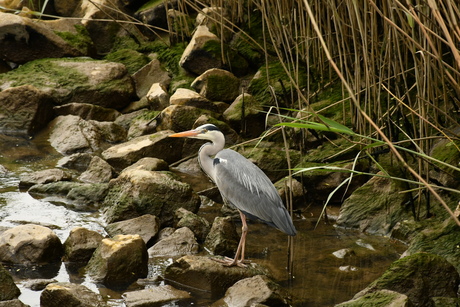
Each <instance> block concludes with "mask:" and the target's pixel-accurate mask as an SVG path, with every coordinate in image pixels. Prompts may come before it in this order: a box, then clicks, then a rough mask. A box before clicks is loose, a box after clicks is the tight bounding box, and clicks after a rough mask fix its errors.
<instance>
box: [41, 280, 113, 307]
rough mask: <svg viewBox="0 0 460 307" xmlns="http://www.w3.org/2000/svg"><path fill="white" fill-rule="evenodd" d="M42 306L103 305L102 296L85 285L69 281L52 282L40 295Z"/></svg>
mask: <svg viewBox="0 0 460 307" xmlns="http://www.w3.org/2000/svg"><path fill="white" fill-rule="evenodd" d="M40 306H42V307H62V306H79V307H93V306H94V307H105V306H107V305H106V304H105V302H104V301H103V299H102V297H101V296H100V295H98V294H96V293H94V292H93V291H91V290H90V289H88V288H87V287H85V286H83V285H79V284H73V283H69V282H58V283H52V284H49V285H48V286H46V288H45V290H43V292H42V293H41V295H40Z"/></svg>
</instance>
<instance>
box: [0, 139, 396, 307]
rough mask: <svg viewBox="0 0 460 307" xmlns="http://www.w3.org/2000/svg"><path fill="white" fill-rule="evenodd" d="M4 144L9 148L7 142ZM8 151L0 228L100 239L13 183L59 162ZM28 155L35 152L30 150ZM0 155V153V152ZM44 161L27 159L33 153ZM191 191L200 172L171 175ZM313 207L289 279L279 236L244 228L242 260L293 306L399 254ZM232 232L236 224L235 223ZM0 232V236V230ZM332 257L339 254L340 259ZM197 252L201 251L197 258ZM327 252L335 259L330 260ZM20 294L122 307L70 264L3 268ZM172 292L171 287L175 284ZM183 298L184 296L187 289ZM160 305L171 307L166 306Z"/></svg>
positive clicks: (324, 296) (82, 216) (85, 220)
mask: <svg viewBox="0 0 460 307" xmlns="http://www.w3.org/2000/svg"><path fill="white" fill-rule="evenodd" d="M8 141H9V143H8V144H9V145H8V146H12V145H13V144H15V143H14V142H13V141H12V139H8ZM18 144H19V145H17V146H16V145H14V146H15V147H16V150H20V148H22V147H23V146H25V145H27V146H31V148H32V149H33V150H31V149H30V148H29V149H27V150H25V149H24V151H23V154H21V153H20V152H16V153H14V152H13V151H9V150H6V152H7V153H9V154H8V155H5V154H4V155H2V156H0V164H2V165H4V166H5V167H7V168H8V169H9V170H10V172H9V173H6V174H5V173H4V174H1V173H0V177H1V178H0V228H7V227H12V226H16V225H20V224H24V223H36V224H41V225H44V226H48V227H50V228H52V229H53V230H54V231H55V232H56V233H57V235H58V236H59V238H60V239H61V241H62V242H64V241H65V239H66V238H67V236H68V233H69V232H70V230H71V229H72V228H74V227H77V226H81V227H85V228H88V229H92V230H96V231H100V232H101V233H103V232H104V230H103V225H104V222H103V221H102V218H101V216H100V215H99V213H98V212H77V211H74V210H72V209H71V208H70V209H69V208H68V207H66V206H63V205H57V204H54V203H51V202H48V201H46V200H37V199H34V198H32V197H31V196H30V195H29V194H28V193H26V192H21V191H19V189H18V183H19V179H18V176H19V174H21V172H29V171H34V170H39V169H43V168H51V167H55V165H56V161H57V159H58V158H59V155H56V154H55V153H54V152H53V151H52V150H50V149H46V150H45V151H44V146H43V145H41V144H40V143H39V144H38V145H37V144H34V141H30V140H19V141H18ZM34 148H35V149H34ZM0 152H1V151H0ZM43 152H47V153H48V156H46V157H43V156H42V157H41V158H39V157H35V155H37V154H38V153H40V154H41V155H43ZM178 175H179V176H180V177H182V178H183V179H184V180H185V181H187V182H189V183H191V184H192V186H193V187H194V188H195V189H196V190H203V189H206V188H208V187H211V186H212V185H211V184H210V183H209V180H208V179H207V177H205V176H204V175H202V174H201V173H192V174H184V173H182V174H181V173H178ZM220 209H221V208H220V205H217V204H214V205H212V204H211V205H209V204H208V205H205V206H203V207H202V208H201V209H200V215H201V216H203V217H205V218H206V219H208V220H209V221H210V222H212V221H213V219H214V217H215V216H216V215H218V214H220V211H221V210H220ZM320 210H321V208H320V207H319V206H318V207H314V208H304V209H303V210H302V214H301V215H298V216H296V218H295V221H294V223H295V226H296V228H297V230H298V234H297V236H296V237H295V238H294V271H293V273H294V274H293V276H294V278H293V279H292V280H289V279H288V274H287V271H286V266H287V241H288V239H287V236H286V235H285V234H283V233H281V232H280V231H278V230H276V229H274V228H271V227H269V226H267V225H265V224H261V223H255V222H250V224H249V233H248V237H247V251H246V255H247V258H248V259H249V260H251V261H253V262H257V263H259V264H261V265H264V266H266V267H268V268H269V269H270V270H271V272H272V274H273V277H274V279H275V280H276V281H277V282H278V283H279V284H280V285H282V286H283V287H284V288H285V289H287V290H288V291H289V292H290V294H291V296H292V298H293V301H292V303H293V306H332V305H334V304H337V303H340V302H343V301H346V300H349V299H351V298H352V297H353V295H354V294H356V293H357V292H358V291H360V290H362V289H363V288H365V287H366V286H367V285H368V284H369V283H371V282H372V281H373V280H375V279H376V278H377V277H379V276H380V275H381V274H382V273H383V272H384V271H385V270H386V268H387V267H388V266H389V265H390V264H391V263H392V262H393V261H395V260H396V259H398V258H399V256H400V254H401V253H402V252H403V251H404V250H405V246H404V245H403V244H401V243H399V242H394V241H392V240H390V239H388V238H384V237H376V236H368V235H365V234H362V233H359V232H356V231H351V230H345V229H340V228H336V227H334V226H333V225H332V224H328V223H319V225H318V227H317V228H316V229H315V224H316V223H317V217H318V215H319V213H320ZM337 212H338V208H331V215H337ZM235 223H236V226H237V229H238V230H239V228H240V226H241V224H240V222H239V220H238V219H236V220H235ZM0 231H1V230H0ZM339 251H345V252H344V253H343V254H344V255H345V256H344V257H343V258H340V257H341V256H340V255H339V254H340V253H336V252H339ZM203 253H204V251H203ZM334 253H336V254H337V255H339V257H337V256H334ZM172 261H173V260H172V259H161V258H158V259H150V266H149V276H148V277H149V279H148V280H147V281H144V283H140V282H138V283H137V284H135V285H133V286H131V287H130V288H128V290H134V289H142V288H144V287H152V286H156V285H159V284H163V283H165V281H164V280H163V279H162V274H163V272H164V269H165V268H166V267H167V265H169V264H170V263H172ZM7 268H8V270H9V271H10V272H11V273H12V275H13V277H14V278H15V280H16V282H17V284H18V286H19V288H20V289H21V296H20V297H19V298H20V300H21V301H23V302H24V303H26V304H29V305H30V306H31V307H38V306H40V293H41V292H40V291H33V290H31V289H29V288H28V287H27V286H26V284H27V282H28V281H30V280H33V279H40V278H47V279H55V280H57V281H59V282H66V281H71V282H74V283H81V284H83V285H85V286H87V287H88V288H90V289H91V290H93V291H95V292H99V293H100V294H101V295H102V296H103V297H105V298H106V299H107V300H108V302H109V305H110V306H120V307H121V306H123V302H122V298H121V294H122V291H115V290H111V289H107V288H105V287H103V286H102V285H98V284H95V283H93V282H92V281H91V279H90V278H88V277H87V276H85V274H84V270H83V267H82V266H81V265H78V264H71V263H59V264H55V265H50V266H11V265H9V266H7ZM175 286H176V285H175ZM187 290H189V291H191V290H190V289H187ZM192 292H193V294H194V296H195V297H196V299H197V302H196V306H208V305H209V304H210V303H212V302H213V300H211V299H210V298H209V296H208V294H206V293H201V292H199V291H196V292H195V291H192ZM168 306H178V305H176V303H172V304H170V305H168Z"/></svg>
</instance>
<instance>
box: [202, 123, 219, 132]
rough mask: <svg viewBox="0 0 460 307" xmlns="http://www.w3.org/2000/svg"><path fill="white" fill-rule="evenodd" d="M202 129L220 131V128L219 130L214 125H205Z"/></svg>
mask: <svg viewBox="0 0 460 307" xmlns="http://www.w3.org/2000/svg"><path fill="white" fill-rule="evenodd" d="M201 128H202V129H206V130H208V131H213V130H214V131H219V128H217V127H216V126H214V125H213V124H205V125H203V126H201Z"/></svg>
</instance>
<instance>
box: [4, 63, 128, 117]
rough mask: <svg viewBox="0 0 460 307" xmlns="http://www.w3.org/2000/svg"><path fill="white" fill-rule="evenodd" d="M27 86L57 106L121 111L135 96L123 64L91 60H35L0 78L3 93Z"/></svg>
mask: <svg viewBox="0 0 460 307" xmlns="http://www.w3.org/2000/svg"><path fill="white" fill-rule="evenodd" d="M27 84H30V85H32V86H35V87H36V88H38V89H39V90H41V91H43V92H45V93H46V94H48V95H49V96H51V97H52V98H53V99H54V100H55V101H56V103H57V104H58V105H64V104H67V103H71V102H78V103H89V104H94V105H98V106H101V107H105V108H112V109H117V110H121V109H122V108H124V107H125V106H127V105H128V103H129V102H130V101H131V100H132V98H133V97H135V93H134V84H133V81H132V79H131V76H130V75H129V73H128V71H127V69H126V67H125V66H124V65H123V64H120V63H114V62H108V61H101V60H92V59H88V58H67V59H41V60H35V61H32V62H28V63H26V64H24V65H22V66H20V67H18V68H17V69H15V70H12V71H10V72H8V73H6V74H3V75H1V76H0V89H1V90H5V89H7V88H10V87H15V86H20V85H27Z"/></svg>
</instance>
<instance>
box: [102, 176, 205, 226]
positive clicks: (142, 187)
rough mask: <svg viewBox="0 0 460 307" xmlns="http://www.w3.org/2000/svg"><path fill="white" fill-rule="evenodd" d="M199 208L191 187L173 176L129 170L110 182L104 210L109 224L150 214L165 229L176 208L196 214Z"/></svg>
mask: <svg viewBox="0 0 460 307" xmlns="http://www.w3.org/2000/svg"><path fill="white" fill-rule="evenodd" d="M199 205H200V198H199V196H198V195H197V194H196V193H195V192H193V190H192V188H191V187H190V185H188V184H186V183H183V182H181V181H179V180H178V178H177V177H176V176H174V175H173V174H172V173H170V172H152V171H147V170H142V169H129V170H126V171H124V172H122V173H121V174H120V175H119V176H118V178H116V179H113V180H112V181H110V188H109V192H108V194H107V197H106V198H105V200H104V204H103V207H104V214H105V218H106V220H107V222H108V223H113V222H117V221H122V220H126V219H130V218H135V217H138V216H141V215H144V214H151V215H154V216H157V217H158V218H159V219H160V223H161V225H162V226H166V225H172V223H173V220H174V212H175V211H176V210H177V209H178V208H180V207H183V208H185V209H187V210H189V211H192V212H197V211H198V208H199Z"/></svg>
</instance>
